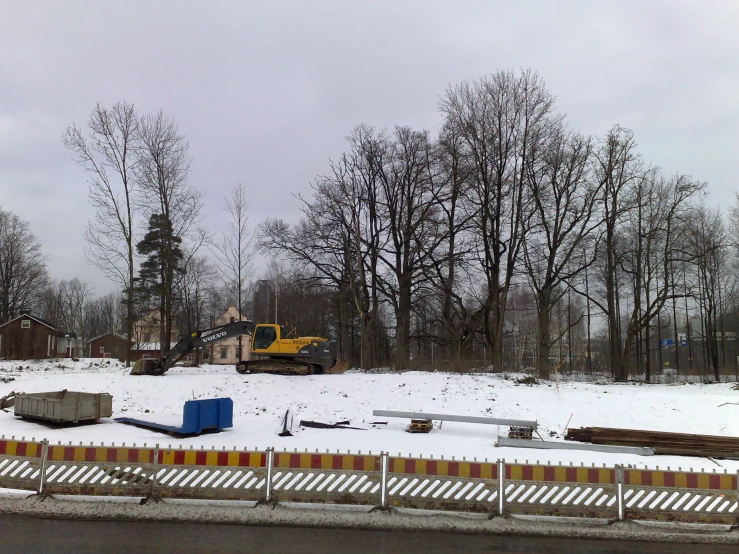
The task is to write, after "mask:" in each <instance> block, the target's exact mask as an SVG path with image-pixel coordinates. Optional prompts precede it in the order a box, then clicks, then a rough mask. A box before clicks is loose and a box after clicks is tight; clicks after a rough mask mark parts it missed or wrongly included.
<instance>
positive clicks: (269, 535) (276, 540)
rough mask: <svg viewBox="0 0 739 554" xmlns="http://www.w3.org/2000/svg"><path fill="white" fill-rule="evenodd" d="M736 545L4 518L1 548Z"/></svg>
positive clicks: (429, 553) (640, 548) (628, 548)
mask: <svg viewBox="0 0 739 554" xmlns="http://www.w3.org/2000/svg"><path fill="white" fill-rule="evenodd" d="M737 551H739V547H737V546H736V545H732V546H712V545H691V544H658V543H638V542H631V541H596V540H576V539H551V538H534V537H517V536H501V535H465V534H453V533H440V532H400V531H395V532H390V531H362V530H346V529H314V528H299V527H256V526H243V525H209V524H195V523H150V522H145V523H144V522H141V523H137V522H119V521H80V520H61V519H38V518H32V517H28V516H16V515H0V552H4V553H7V554H10V553H35V552H43V553H48V552H74V553H84V552H96V553H97V552H105V553H106V554H107V553H113V552H146V553H147V554H154V553H157V552H167V553H169V552H207V553H216V552H255V553H259V554H273V553H274V554H278V553H279V554H292V553H301V554H324V553H325V554H337V553H342V552H350V553H353V554H354V553H356V554H364V553H380V554H385V553H387V554H390V553H392V554H395V553H398V552H400V553H402V554H447V553H450V554H451V553H455V554H458V553H460V552H464V553H465V554H472V553H475V552H532V553H550V552H568V553H570V552H572V553H579V552H587V553H596V552H597V553H617V552H618V553H638V552H649V553H669V554H683V553H686V554H687V553H690V554H695V553H701V554H703V553H706V554H709V553H710V554H713V553H716V554H718V553H724V552H726V553H732V554H736V552H737Z"/></svg>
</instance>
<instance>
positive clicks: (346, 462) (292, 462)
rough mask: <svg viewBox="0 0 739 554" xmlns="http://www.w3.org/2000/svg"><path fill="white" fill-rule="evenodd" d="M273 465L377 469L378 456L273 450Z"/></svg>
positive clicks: (278, 466)
mask: <svg viewBox="0 0 739 554" xmlns="http://www.w3.org/2000/svg"><path fill="white" fill-rule="evenodd" d="M274 466H275V467H276V468H280V469H337V470H346V471H379V470H380V457H379V456H362V455H359V454H358V455H352V454H309V453H304V454H301V453H293V452H275V462H274Z"/></svg>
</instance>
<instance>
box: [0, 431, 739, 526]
mask: <svg viewBox="0 0 739 554" xmlns="http://www.w3.org/2000/svg"><path fill="white" fill-rule="evenodd" d="M737 481H738V479H737V474H736V473H727V472H725V471H724V472H723V473H717V472H711V473H707V472H694V471H692V470H690V471H682V469H678V470H677V471H671V470H669V469H667V470H659V469H636V468H630V467H628V468H623V467H619V466H616V467H594V466H591V467H584V466H579V467H578V466H572V465H569V466H562V465H540V464H538V463H537V464H529V463H528V462H527V463H518V462H517V461H516V462H513V463H506V462H505V461H503V460H499V461H495V462H488V461H487V460H483V461H477V460H472V461H468V460H466V459H464V458H462V459H461V460H460V459H454V458H452V459H443V458H436V459H434V458H421V457H417V458H414V457H411V456H408V457H403V456H397V457H395V456H389V455H388V454H387V453H382V454H380V455H372V454H368V455H362V454H361V453H358V454H341V453H336V454H330V453H328V452H326V453H318V452H316V453H309V452H305V453H300V452H287V451H283V452H279V451H277V452H276V451H274V449H272V448H268V449H266V450H257V449H255V450H246V449H245V450H239V451H237V450H230V451H229V450H215V449H211V450H205V449H202V448H201V449H199V450H195V449H184V448H171V447H169V448H160V447H159V446H156V447H150V446H147V445H143V446H141V447H137V446H136V445H132V446H126V445H121V446H116V445H111V446H105V445H98V446H93V445H90V446H83V445H79V446H75V445H72V444H67V445H63V444H48V443H47V442H46V441H42V442H37V441H35V440H30V441H27V440H25V438H22V439H20V440H16V438H15V437H12V438H6V437H4V436H3V437H0V487H7V488H18V489H24V490H32V491H33V490H35V491H39V492H45V493H49V494H90V495H129V496H131V495H133V496H149V495H155V496H156V495H159V496H162V497H172V498H177V497H181V498H213V499H215V498H225V499H237V500H255V501H296V502H319V503H320V502H332V503H347V504H366V505H373V504H374V505H383V506H388V505H393V506H405V507H415V508H432V509H441V510H464V511H478V512H487V513H491V512H492V513H517V514H526V513H527V514H549V515H576V516H579V517H614V516H616V513H618V517H632V518H642V519H667V520H679V521H706V522H709V521H711V522H718V523H730V524H736V523H739V504H737V498H739V487H738V482H737ZM509 484H515V486H514V487H508V485H509ZM655 491H657V492H658V493H659V494H662V491H668V492H670V491H681V493H680V495H678V496H679V498H678V496H675V495H673V494H672V493H671V492H670V494H667V495H664V494H663V495H662V496H655V497H654V502H651V503H650V504H648V505H640V503H641V501H642V499H644V498H647V495H650V494H652V496H654V492H655ZM683 493H685V494H683ZM576 497H577V498H578V499H579V500H578V502H574V501H573V499H575V498H576ZM663 497H664V498H663ZM649 498H650V499H651V498H652V497H651V496H650V497H649ZM624 514H625V516H624Z"/></svg>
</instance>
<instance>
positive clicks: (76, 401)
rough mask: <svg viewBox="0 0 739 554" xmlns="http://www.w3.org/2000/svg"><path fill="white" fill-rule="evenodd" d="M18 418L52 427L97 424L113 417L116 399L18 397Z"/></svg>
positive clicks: (68, 394) (64, 394)
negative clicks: (50, 423)
mask: <svg viewBox="0 0 739 554" xmlns="http://www.w3.org/2000/svg"><path fill="white" fill-rule="evenodd" d="M15 415H17V416H20V417H22V418H25V419H40V420H43V421H50V422H52V423H79V422H81V421H95V420H97V419H100V418H101V417H110V416H111V415H113V397H112V396H111V395H109V394H108V393H107V392H101V393H90V392H75V391H68V390H61V391H53V392H35V393H32V394H19V395H17V396H16V399H15Z"/></svg>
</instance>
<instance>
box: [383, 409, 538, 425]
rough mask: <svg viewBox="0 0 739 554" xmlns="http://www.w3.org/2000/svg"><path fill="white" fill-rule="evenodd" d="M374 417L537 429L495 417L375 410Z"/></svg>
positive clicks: (518, 420) (519, 422) (517, 421)
mask: <svg viewBox="0 0 739 554" xmlns="http://www.w3.org/2000/svg"><path fill="white" fill-rule="evenodd" d="M372 415H373V416H380V417H401V418H410V419H431V420H435V421H459V422H461V423H483V424H486V425H512V426H514V427H531V428H532V429H536V427H537V423H536V421H527V420H524V419H499V418H495V417H475V416H461V415H452V414H427V413H425V412H396V411H393V410H373V411H372Z"/></svg>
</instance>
